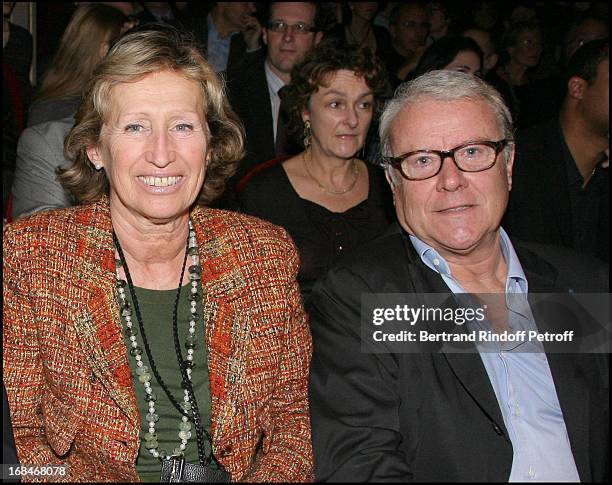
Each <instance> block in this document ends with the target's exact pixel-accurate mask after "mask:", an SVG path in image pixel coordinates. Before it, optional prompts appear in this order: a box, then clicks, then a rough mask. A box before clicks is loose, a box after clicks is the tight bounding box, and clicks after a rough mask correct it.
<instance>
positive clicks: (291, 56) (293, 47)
mask: <svg viewBox="0 0 612 485" xmlns="http://www.w3.org/2000/svg"><path fill="white" fill-rule="evenodd" d="M315 13H316V10H315V6H314V5H313V4H312V3H306V2H299V3H298V2H296V3H293V2H279V3H274V4H273V5H272V7H271V9H270V21H274V20H281V21H283V22H284V23H285V24H288V25H294V24H297V23H298V22H303V23H305V24H308V25H309V26H311V27H314V20H315ZM322 36H323V33H322V32H308V33H301V34H299V33H296V32H294V29H293V28H288V29H287V30H286V31H285V32H272V31H271V30H269V29H268V28H264V29H263V41H264V43H265V44H266V45H267V46H268V53H267V56H266V60H267V61H268V63H269V64H270V66H271V68H272V70H273V71H274V72H275V73H276V74H277V75H279V76H280V77H287V76H289V75H290V74H291V70H292V69H293V66H295V65H296V64H297V63H298V62H300V61H301V60H302V59H303V58H304V57H305V56H306V54H308V52H310V50H311V49H312V48H313V47H314V46H315V45H317V44H318V43H319V42H320V40H321V38H322Z"/></svg>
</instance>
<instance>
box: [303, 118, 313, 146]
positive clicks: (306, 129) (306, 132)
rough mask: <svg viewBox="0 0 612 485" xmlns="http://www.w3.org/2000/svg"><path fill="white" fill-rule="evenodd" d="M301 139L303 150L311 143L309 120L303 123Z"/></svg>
mask: <svg viewBox="0 0 612 485" xmlns="http://www.w3.org/2000/svg"><path fill="white" fill-rule="evenodd" d="M302 137H303V138H302V142H303V143H304V148H308V147H309V146H310V144H311V143H312V130H311V129H310V120H306V121H304V133H303V134H302Z"/></svg>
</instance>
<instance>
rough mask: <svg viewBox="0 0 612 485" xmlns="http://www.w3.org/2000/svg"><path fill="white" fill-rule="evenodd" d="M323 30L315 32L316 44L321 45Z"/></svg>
mask: <svg viewBox="0 0 612 485" xmlns="http://www.w3.org/2000/svg"><path fill="white" fill-rule="evenodd" d="M323 35H324V33H323V31H319V32H317V33H316V34H315V38H314V45H319V42H321V41H322V40H323Z"/></svg>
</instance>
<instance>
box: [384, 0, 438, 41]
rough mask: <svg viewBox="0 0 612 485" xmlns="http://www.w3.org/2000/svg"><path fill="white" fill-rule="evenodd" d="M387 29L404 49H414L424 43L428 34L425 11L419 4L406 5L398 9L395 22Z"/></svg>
mask: <svg viewBox="0 0 612 485" xmlns="http://www.w3.org/2000/svg"><path fill="white" fill-rule="evenodd" d="M389 30H390V32H391V36H392V37H393V41H394V42H395V44H396V45H397V46H398V47H399V48H400V49H402V50H404V51H409V52H412V51H415V50H417V49H419V48H421V47H423V46H424V45H425V41H426V40H427V34H429V18H428V16H427V12H426V10H425V9H424V8H423V7H420V6H419V5H414V4H411V5H406V6H405V7H404V8H402V10H401V11H400V15H399V18H398V19H397V22H396V23H394V24H392V25H390V27H389Z"/></svg>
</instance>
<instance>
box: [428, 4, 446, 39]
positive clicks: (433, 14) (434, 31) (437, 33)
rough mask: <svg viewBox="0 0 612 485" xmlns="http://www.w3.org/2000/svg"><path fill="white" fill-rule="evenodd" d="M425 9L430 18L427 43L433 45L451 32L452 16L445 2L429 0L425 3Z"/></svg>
mask: <svg viewBox="0 0 612 485" xmlns="http://www.w3.org/2000/svg"><path fill="white" fill-rule="evenodd" d="M425 9H426V10H427V16H428V18H429V36H428V37H427V45H431V44H433V43H434V42H435V41H437V40H439V39H441V38H442V37H446V36H447V35H449V34H450V25H451V18H450V17H449V14H448V8H447V4H446V3H445V2H428V3H427V4H426V5H425Z"/></svg>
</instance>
